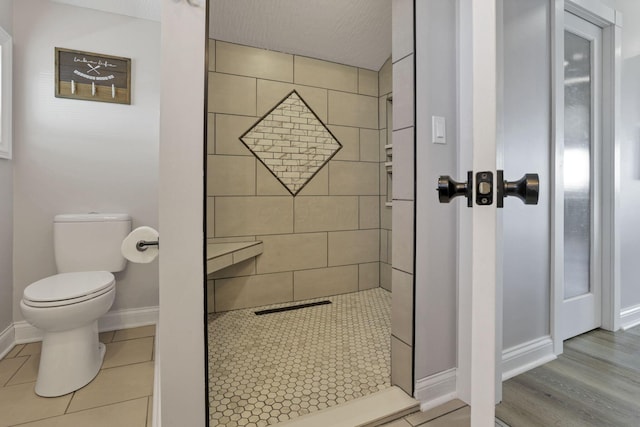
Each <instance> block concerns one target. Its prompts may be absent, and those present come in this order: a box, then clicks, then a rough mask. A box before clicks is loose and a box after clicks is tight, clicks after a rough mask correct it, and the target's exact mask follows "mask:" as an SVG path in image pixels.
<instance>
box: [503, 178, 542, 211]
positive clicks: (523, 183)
mask: <svg viewBox="0 0 640 427" xmlns="http://www.w3.org/2000/svg"><path fill="white" fill-rule="evenodd" d="M539 194H540V177H539V176H538V174H537V173H527V174H525V175H524V176H523V177H522V178H520V179H519V180H517V181H505V180H504V179H503V171H498V207H499V208H501V207H502V206H503V201H504V198H505V197H509V196H514V197H517V198H519V199H520V200H522V201H523V202H524V204H525V205H537V204H538V198H539Z"/></svg>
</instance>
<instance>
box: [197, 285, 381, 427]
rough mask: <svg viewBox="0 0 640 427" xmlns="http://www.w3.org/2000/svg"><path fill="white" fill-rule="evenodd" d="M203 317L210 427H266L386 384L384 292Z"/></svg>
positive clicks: (373, 391)
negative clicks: (281, 309)
mask: <svg viewBox="0 0 640 427" xmlns="http://www.w3.org/2000/svg"><path fill="white" fill-rule="evenodd" d="M322 300H329V301H331V302H332V304H328V305H319V306H314V307H308V308H303V309H300V310H292V311H284V312H278V313H271V314H266V315H262V316H257V315H255V314H254V312H255V311H256V310H257V309H255V308H252V309H245V310H236V311H230V312H225V313H219V314H211V315H209V319H208V320H209V331H208V335H209V336H208V338H209V417H210V425H211V426H227V427H235V426H248V427H258V426H267V425H273V424H276V423H278V422H282V421H286V420H289V419H293V418H295V417H298V416H300V415H304V414H307V413H310V412H314V411H319V410H321V409H324V408H328V407H330V406H335V405H337V404H339V403H343V402H346V401H349V400H352V399H356V398H358V397H361V396H365V395H368V394H371V393H375V392H377V391H379V390H383V389H385V388H388V387H390V386H391V384H390V373H391V368H390V363H391V358H390V336H391V293H389V292H387V291H385V290H384V289H382V288H375V289H370V290H366V291H360V292H355V293H352V294H345V295H338V296H332V297H325V298H316V299H312V300H305V301H297V302H295V303H286V304H274V305H269V306H265V307H260V310H262V309H267V308H276V307H283V306H289V305H294V304H302V303H308V302H315V301H322Z"/></svg>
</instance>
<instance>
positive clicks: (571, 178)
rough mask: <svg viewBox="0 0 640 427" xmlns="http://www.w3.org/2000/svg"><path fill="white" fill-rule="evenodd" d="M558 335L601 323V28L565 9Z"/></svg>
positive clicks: (575, 333) (570, 335) (579, 331)
mask: <svg viewBox="0 0 640 427" xmlns="http://www.w3.org/2000/svg"><path fill="white" fill-rule="evenodd" d="M564 19H565V30H564V148H563V151H562V153H563V158H564V170H563V173H562V175H563V176H562V181H563V190H564V191H563V193H564V238H563V241H564V251H563V259H564V260H563V267H564V280H563V285H564V286H563V288H564V289H563V292H564V295H563V298H564V299H563V303H562V308H561V327H560V335H561V338H562V339H563V340H564V339H567V338H571V337H574V336H576V335H579V334H581V333H584V332H587V331H590V330H592V329H595V328H597V327H599V326H600V324H601V293H602V292H601V287H602V286H601V280H600V277H601V263H600V261H599V260H600V247H601V244H600V240H601V239H600V226H599V224H600V214H599V206H601V201H600V199H601V198H600V191H599V188H600V185H599V182H600V167H599V165H600V155H599V153H600V147H601V142H600V141H601V139H602V138H601V132H602V131H601V129H602V126H601V114H600V110H601V109H600V105H601V99H602V95H601V90H602V89H601V88H602V29H601V28H599V27H597V26H595V25H593V24H591V23H589V22H587V21H585V20H584V19H581V18H579V17H577V16H576V15H573V14H571V13H569V12H565V17H564Z"/></svg>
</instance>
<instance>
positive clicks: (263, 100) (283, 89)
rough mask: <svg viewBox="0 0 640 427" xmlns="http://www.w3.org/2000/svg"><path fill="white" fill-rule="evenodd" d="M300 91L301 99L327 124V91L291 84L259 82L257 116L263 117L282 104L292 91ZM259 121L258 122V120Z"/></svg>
mask: <svg viewBox="0 0 640 427" xmlns="http://www.w3.org/2000/svg"><path fill="white" fill-rule="evenodd" d="M294 89H295V90H296V91H298V93H299V94H300V97H302V99H303V100H304V102H306V103H307V105H308V106H309V107H310V108H311V109H312V110H313V112H314V113H316V116H318V117H319V118H320V120H321V121H322V122H323V123H324V124H327V90H326V89H321V88H316V87H309V86H299V85H294V84H291V83H282V82H274V81H271V80H258V83H257V91H258V92H257V97H258V98H257V102H258V104H257V116H260V117H262V116H263V115H265V114H266V113H268V112H269V111H271V109H272V108H273V107H275V106H276V105H277V104H279V103H280V101H282V100H283V99H284V98H285V97H286V96H287V95H288V94H289V93H290V92H291V91H292V90H294ZM256 121H257V120H256Z"/></svg>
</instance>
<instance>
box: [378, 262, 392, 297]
mask: <svg viewBox="0 0 640 427" xmlns="http://www.w3.org/2000/svg"><path fill="white" fill-rule="evenodd" d="M380 287H382V288H383V289H386V290H388V291H389V292H391V291H392V286H391V264H386V263H384V262H381V263H380Z"/></svg>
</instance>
